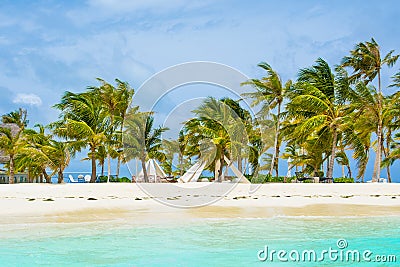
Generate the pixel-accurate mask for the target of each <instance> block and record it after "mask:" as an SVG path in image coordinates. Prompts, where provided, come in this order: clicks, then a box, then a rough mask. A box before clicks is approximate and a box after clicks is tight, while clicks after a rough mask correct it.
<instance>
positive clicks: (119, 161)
mask: <svg viewBox="0 0 400 267" xmlns="http://www.w3.org/2000/svg"><path fill="white" fill-rule="evenodd" d="M121 157H122V154H121V155H118V157H117V173H116V175H117V177H119V170H120V168H121Z"/></svg>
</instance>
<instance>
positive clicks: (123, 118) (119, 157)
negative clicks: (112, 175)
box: [117, 116, 125, 177]
mask: <svg viewBox="0 0 400 267" xmlns="http://www.w3.org/2000/svg"><path fill="white" fill-rule="evenodd" d="M124 121H125V116H122V122H121V126H120V131H121V135H122V131H123V130H124ZM121 138H122V137H121ZM120 141H121V143H120V145H119V146H121V147H122V146H123V145H122V139H121V140H120ZM119 153H121V154H120V155H118V157H117V177H119V170H120V168H121V160H122V159H121V158H122V155H123V153H122V152H119Z"/></svg>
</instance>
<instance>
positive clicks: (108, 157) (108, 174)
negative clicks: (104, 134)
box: [107, 148, 111, 183]
mask: <svg viewBox="0 0 400 267" xmlns="http://www.w3.org/2000/svg"><path fill="white" fill-rule="evenodd" d="M108 149H109V148H108ZM110 177H111V156H110V153H109V152H107V183H109V182H110Z"/></svg>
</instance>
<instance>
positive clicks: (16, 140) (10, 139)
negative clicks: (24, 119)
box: [0, 126, 25, 184]
mask: <svg viewBox="0 0 400 267" xmlns="http://www.w3.org/2000/svg"><path fill="white" fill-rule="evenodd" d="M24 146H25V142H24V139H23V134H22V131H21V130H18V131H17V133H13V131H12V130H11V129H10V128H8V127H7V126H2V127H0V149H1V150H2V151H3V152H4V154H6V155H7V156H8V158H9V160H8V166H7V167H8V173H9V175H10V176H9V183H10V184H13V183H14V175H15V157H16V156H17V155H18V153H20V151H21V149H22V148H23V147H24Z"/></svg>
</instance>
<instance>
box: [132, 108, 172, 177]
mask: <svg viewBox="0 0 400 267" xmlns="http://www.w3.org/2000/svg"><path fill="white" fill-rule="evenodd" d="M153 123H154V118H153V117H152V116H151V113H149V112H137V108H135V109H131V110H130V111H129V112H128V114H127V120H126V122H125V131H124V155H125V158H126V159H127V160H130V159H133V158H138V159H139V160H140V161H141V165H142V170H143V176H144V181H145V182H146V183H147V182H149V179H148V175H147V170H146V161H147V160H148V159H157V160H159V161H163V160H164V159H165V155H164V153H163V152H162V140H161V135H162V133H163V132H165V131H166V130H168V128H163V127H161V126H159V127H158V128H154V127H153Z"/></svg>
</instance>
